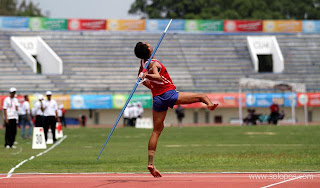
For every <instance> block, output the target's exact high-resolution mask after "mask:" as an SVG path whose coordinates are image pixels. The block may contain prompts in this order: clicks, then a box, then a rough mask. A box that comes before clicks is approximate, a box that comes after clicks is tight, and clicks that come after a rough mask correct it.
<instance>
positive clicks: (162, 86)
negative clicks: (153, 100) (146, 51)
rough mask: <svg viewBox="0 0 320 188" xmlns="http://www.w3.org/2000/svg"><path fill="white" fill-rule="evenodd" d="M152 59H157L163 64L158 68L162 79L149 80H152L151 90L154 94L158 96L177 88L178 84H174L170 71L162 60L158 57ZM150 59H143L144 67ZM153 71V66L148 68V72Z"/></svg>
mask: <svg viewBox="0 0 320 188" xmlns="http://www.w3.org/2000/svg"><path fill="white" fill-rule="evenodd" d="M151 61H156V62H157V63H159V64H160V65H161V68H160V69H159V70H158V71H159V74H160V76H161V81H159V80H149V79H147V78H146V79H147V80H149V81H150V85H151V92H152V96H153V97H154V96H158V95H161V94H163V93H165V92H167V91H170V90H174V89H176V86H175V85H174V84H173V82H172V80H171V78H170V75H169V73H168V72H167V69H166V67H165V66H163V65H162V63H160V61H158V60H156V59H152V60H151ZM147 62H148V61H144V60H142V61H141V65H142V67H145V64H146V63H147ZM149 71H151V72H152V68H150V69H149V70H148V72H149Z"/></svg>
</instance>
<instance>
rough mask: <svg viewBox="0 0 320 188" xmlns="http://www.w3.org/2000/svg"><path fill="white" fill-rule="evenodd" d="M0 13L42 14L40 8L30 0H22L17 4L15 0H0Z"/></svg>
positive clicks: (19, 14)
mask: <svg viewBox="0 0 320 188" xmlns="http://www.w3.org/2000/svg"><path fill="white" fill-rule="evenodd" d="M0 15H2V16H43V15H42V14H41V10H40V8H38V6H37V5H35V4H34V3H33V2H32V1H30V2H29V3H27V2H26V1H25V0H23V1H22V2H21V3H20V5H18V3H17V0H0Z"/></svg>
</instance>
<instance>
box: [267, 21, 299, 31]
mask: <svg viewBox="0 0 320 188" xmlns="http://www.w3.org/2000/svg"><path fill="white" fill-rule="evenodd" d="M263 31H264V32H302V21H301V20H264V21H263Z"/></svg>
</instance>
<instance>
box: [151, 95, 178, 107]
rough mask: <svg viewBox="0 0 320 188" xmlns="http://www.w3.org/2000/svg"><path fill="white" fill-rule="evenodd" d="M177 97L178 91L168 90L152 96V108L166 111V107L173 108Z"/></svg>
mask: <svg viewBox="0 0 320 188" xmlns="http://www.w3.org/2000/svg"><path fill="white" fill-rule="evenodd" d="M178 97H179V92H177V91H176V90H169V91H167V92H165V93H163V94H161V95H158V96H154V97H153V110H154V111H156V112H163V111H167V110H168V107H170V108H173V106H174V105H175V104H176V102H177V100H178Z"/></svg>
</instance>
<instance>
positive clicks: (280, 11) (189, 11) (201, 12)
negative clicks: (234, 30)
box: [129, 0, 320, 19]
mask: <svg viewBox="0 0 320 188" xmlns="http://www.w3.org/2000/svg"><path fill="white" fill-rule="evenodd" d="M129 13H130V14H135V15H141V16H142V17H143V18H145V17H147V18H174V19H320V0H303V1H301V0H197V1H192V0H180V1H172V0H136V1H135V2H134V3H133V4H132V5H131V8H130V10H129Z"/></svg>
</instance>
